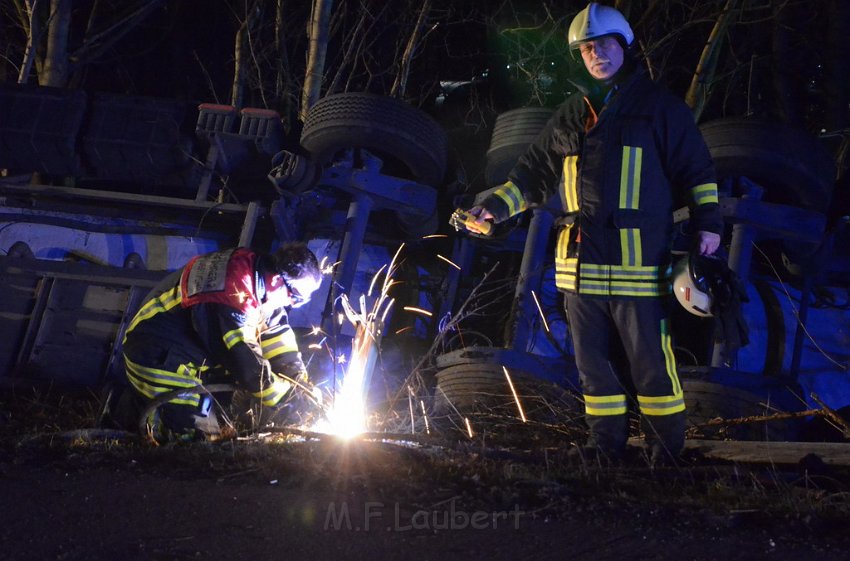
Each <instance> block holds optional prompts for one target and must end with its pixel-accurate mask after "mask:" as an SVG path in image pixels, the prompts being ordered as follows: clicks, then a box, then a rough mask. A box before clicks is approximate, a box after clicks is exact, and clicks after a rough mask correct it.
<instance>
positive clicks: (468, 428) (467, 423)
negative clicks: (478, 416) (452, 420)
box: [463, 417, 475, 438]
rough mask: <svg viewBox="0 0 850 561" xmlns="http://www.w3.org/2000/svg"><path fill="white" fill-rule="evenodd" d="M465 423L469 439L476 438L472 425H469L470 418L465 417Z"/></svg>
mask: <svg viewBox="0 0 850 561" xmlns="http://www.w3.org/2000/svg"><path fill="white" fill-rule="evenodd" d="M463 422H464V423H466V433H467V434H468V435H469V438H472V437H473V436H475V435H473V434H472V425H471V424H470V423H469V417H464V418H463Z"/></svg>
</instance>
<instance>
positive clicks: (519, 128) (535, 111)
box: [484, 107, 554, 187]
mask: <svg viewBox="0 0 850 561" xmlns="http://www.w3.org/2000/svg"><path fill="white" fill-rule="evenodd" d="M553 113H554V110H553V109H550V108H548V107H520V108H519V109H513V110H511V111H506V112H505V113H502V114H501V115H499V116H498V117H496V124H495V125H494V126H493V135H492V137H491V140H490V148H489V149H488V150H487V166H486V167H485V168H484V180H485V181H486V182H487V186H488V187H494V186H496V185H501V184H502V183H504V182H505V181H507V179H508V173H509V172H510V171H511V169H512V168H513V167H514V165H515V164H516V162H517V160H518V159H519V158H520V156H522V155H523V154H524V153H525V151H526V149H528V146H529V145H530V144H531V143H532V142H534V140H535V139H536V138H537V135H538V134H540V131H542V130H543V127H545V126H546V123H547V122H549V119H550V118H551V117H552V114H553Z"/></svg>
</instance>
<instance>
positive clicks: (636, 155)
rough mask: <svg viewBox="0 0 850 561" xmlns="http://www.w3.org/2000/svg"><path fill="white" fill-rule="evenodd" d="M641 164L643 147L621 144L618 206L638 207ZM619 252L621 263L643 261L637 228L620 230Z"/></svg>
mask: <svg viewBox="0 0 850 561" xmlns="http://www.w3.org/2000/svg"><path fill="white" fill-rule="evenodd" d="M642 165H643V148H641V147H639V146H623V161H622V162H621V167H620V208H622V209H633V210H636V209H639V208H640V172H641V166H642ZM620 254H621V256H622V263H623V265H628V266H634V265H640V264H641V263H642V262H643V249H642V246H641V240H640V229H639V228H623V229H621V230H620Z"/></svg>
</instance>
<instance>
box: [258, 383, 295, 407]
mask: <svg viewBox="0 0 850 561" xmlns="http://www.w3.org/2000/svg"><path fill="white" fill-rule="evenodd" d="M291 387H292V384H290V383H289V382H288V381H286V380H281V379H275V380H274V381H273V382H272V383H271V384H270V385H269V386H267V387H266V388H265V389H262V390H260V391H258V392H253V393H252V395H253V396H254V397H256V398H259V399H260V401H261V403H262V404H263V405H266V406H273V405H277V403H278V402H279V401H280V400H281V399H283V396H284V395H286V392H288V391H289V388H291Z"/></svg>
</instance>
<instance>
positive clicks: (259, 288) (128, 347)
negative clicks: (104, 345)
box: [123, 244, 322, 440]
mask: <svg viewBox="0 0 850 561" xmlns="http://www.w3.org/2000/svg"><path fill="white" fill-rule="evenodd" d="M321 279H322V273H321V270H320V268H319V263H318V261H317V260H316V256H315V255H314V254H313V253H312V252H311V251H310V250H309V249H308V248H307V247H306V246H305V245H303V244H288V245H284V246H282V247H281V248H279V249H278V250H277V251H276V252H274V253H273V254H271V255H267V254H262V253H257V252H254V251H252V250H250V249H246V248H237V249H229V250H224V251H217V252H214V253H210V254H207V255H202V256H199V257H195V258H193V259H192V260H191V261H189V263H188V264H187V265H186V266H185V267H183V269H182V270H180V271H176V272H175V273H172V274H171V275H169V276H168V277H166V278H165V279H164V280H163V281H162V282H161V283H160V284H159V285H158V286H157V287H156V288H154V289H153V291H152V292H151V294H150V295H149V296H148V297H147V300H146V301H145V302H144V304H143V305H142V306H141V308H140V309H139V311H138V312H137V313H136V315H135V317H134V318H133V320H132V321H131V323H130V325H129V326H128V328H127V331H126V335H125V337H124V344H123V352H124V364H125V369H126V374H127V379H128V381H129V382H130V385H131V386H132V387H133V389H134V390H135V392H136V393H137V394H138V395H140V396H141V397H142V398H143V401H145V402H147V403H149V402H150V400H153V399H155V398H156V397H157V396H159V395H161V394H164V393H166V392H171V391H174V390H180V389H186V388H190V389H191V388H194V387H196V386H198V385H201V384H210V383H223V382H227V383H232V384H233V383H235V384H236V385H237V386H238V387H240V388H241V389H243V390H245V391H247V392H249V393H250V394H251V395H252V396H253V398H254V400H255V401H256V402H258V403H260V404H262V406H264V407H268V408H275V407H277V406H278V405H279V404H281V400H282V399H283V397H284V395H285V394H286V393H287V392H288V391H289V389H290V387H291V385H292V381H293V380H296V379H298V378H302V379H305V378H306V369H305V367H304V364H303V363H302V361H301V354H300V353H299V351H298V345H297V342H296V340H295V334H294V332H293V331H292V328H291V327H290V325H289V322H288V317H287V310H288V309H290V308H293V307H298V306H300V305H303V304H304V303H306V302H308V301H309V300H310V297H311V295H312V294H313V292H314V291H315V290H316V289H318V287H319V285H320V284H321ZM210 405H211V401H210V397H209V396H207V395H205V394H204V393H186V394H182V395H179V396H178V397H175V398H174V399H172V400H170V401H168V402H167V403H165V404H164V405H161V406H159V407H158V408H156V409H155V410H154V412H153V413H152V415H151V416H152V418H151V419H149V425H150V426H151V427H152V429H153V436H154V437H155V438H156V439H157V440H168V439H169V438H175V439H180V440H188V439H193V438H198V437H203V436H204V433H205V432H207V431H208V426H209V423H208V418H209V415H210Z"/></svg>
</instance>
